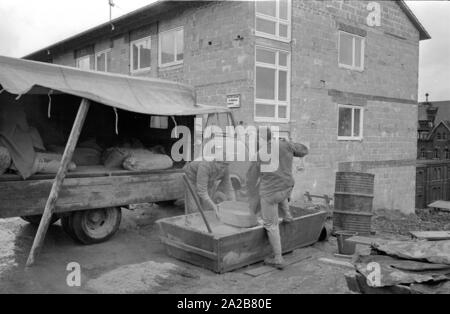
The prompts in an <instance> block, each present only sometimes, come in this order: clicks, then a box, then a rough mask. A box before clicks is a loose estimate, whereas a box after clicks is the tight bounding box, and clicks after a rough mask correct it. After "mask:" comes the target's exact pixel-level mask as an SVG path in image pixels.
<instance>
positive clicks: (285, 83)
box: [255, 47, 290, 122]
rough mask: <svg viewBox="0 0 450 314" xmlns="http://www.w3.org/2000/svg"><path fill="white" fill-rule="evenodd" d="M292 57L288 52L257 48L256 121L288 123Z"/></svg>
mask: <svg viewBox="0 0 450 314" xmlns="http://www.w3.org/2000/svg"><path fill="white" fill-rule="evenodd" d="M289 68H290V55H289V53H288V52H287V51H282V50H273V49H267V48H262V47H256V69H255V120H256V121H261V122H288V121H289V113H290V108H289V100H290V71H289Z"/></svg>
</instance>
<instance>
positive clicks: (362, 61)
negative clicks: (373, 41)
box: [337, 30, 366, 72]
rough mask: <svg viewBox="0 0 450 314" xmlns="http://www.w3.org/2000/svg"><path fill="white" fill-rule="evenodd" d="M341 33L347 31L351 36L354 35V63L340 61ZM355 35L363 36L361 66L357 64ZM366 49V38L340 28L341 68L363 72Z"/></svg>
mask: <svg viewBox="0 0 450 314" xmlns="http://www.w3.org/2000/svg"><path fill="white" fill-rule="evenodd" d="M341 33H345V34H348V35H350V36H352V46H353V47H352V65H348V64H343V63H341V62H340V60H341ZM355 37H359V38H361V66H360V67H357V66H356V65H355V64H356V63H355V61H356V60H355V56H356V53H355V52H356V51H355V49H356V40H355ZM365 51H366V38H365V37H363V36H359V35H355V34H352V33H349V32H345V31H342V30H339V32H338V53H337V54H338V64H339V67H340V68H344V69H347V70H353V71H359V72H363V71H364V61H365Z"/></svg>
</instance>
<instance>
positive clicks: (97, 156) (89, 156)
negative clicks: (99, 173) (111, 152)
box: [49, 145, 102, 166]
mask: <svg viewBox="0 0 450 314" xmlns="http://www.w3.org/2000/svg"><path fill="white" fill-rule="evenodd" d="M49 149H50V151H51V152H53V153H57V154H61V155H62V154H63V153H64V150H65V147H63V146H55V145H49ZM72 161H73V162H74V163H75V164H76V165H77V166H96V165H100V164H101V163H102V153H101V151H100V150H98V149H97V148H91V147H77V148H75V151H74V152H73V156H72Z"/></svg>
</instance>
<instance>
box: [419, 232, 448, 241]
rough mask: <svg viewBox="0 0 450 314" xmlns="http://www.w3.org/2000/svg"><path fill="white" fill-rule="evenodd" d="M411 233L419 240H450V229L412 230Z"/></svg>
mask: <svg viewBox="0 0 450 314" xmlns="http://www.w3.org/2000/svg"><path fill="white" fill-rule="evenodd" d="M410 233H411V235H412V236H413V237H414V238H416V239H419V240H428V241H440V240H450V231H411V232H410Z"/></svg>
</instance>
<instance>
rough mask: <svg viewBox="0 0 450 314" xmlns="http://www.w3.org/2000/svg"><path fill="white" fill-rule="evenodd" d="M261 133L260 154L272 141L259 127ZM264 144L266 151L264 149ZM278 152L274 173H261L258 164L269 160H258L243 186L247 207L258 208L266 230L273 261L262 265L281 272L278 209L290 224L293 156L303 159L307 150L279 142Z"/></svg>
mask: <svg viewBox="0 0 450 314" xmlns="http://www.w3.org/2000/svg"><path fill="white" fill-rule="evenodd" d="M262 130H264V132H259V138H258V141H259V149H260V151H261V149H262V148H265V149H268V148H270V147H272V145H271V141H272V140H273V139H272V134H271V132H270V129H269V128H263V129H262ZM266 130H267V131H266ZM263 133H266V134H263ZM261 135H262V136H261ZM264 135H265V136H264ZM265 145H267V148H266V147H264V146H265ZM275 147H276V146H275ZM278 149H279V154H278V167H277V168H276V170H274V171H271V172H262V171H261V165H264V164H266V163H267V164H268V163H272V164H273V163H274V161H273V160H271V161H268V162H262V161H260V160H259V161H257V162H254V163H252V165H251V167H250V169H249V171H248V174H247V180H248V181H247V183H248V189H249V195H250V206H251V207H252V209H253V210H254V211H255V212H257V211H258V210H259V207H260V210H261V214H262V219H263V222H264V228H265V229H266V231H267V235H268V238H269V242H270V245H271V246H272V249H273V253H274V257H273V258H268V259H266V260H265V261H264V262H265V263H266V264H267V265H270V266H274V267H276V268H279V269H283V268H284V266H285V263H284V260H283V257H282V247H281V238H280V229H279V225H278V224H279V214H278V210H280V211H281V213H282V214H283V216H284V217H283V218H284V221H285V222H290V221H292V219H293V218H292V215H291V213H290V210H289V201H288V200H289V198H290V196H291V192H292V189H293V187H294V184H295V181H294V178H293V175H292V164H293V159H294V157H304V156H306V155H307V154H308V148H307V147H306V146H304V145H302V144H297V143H292V142H290V141H288V140H285V139H280V140H279V145H278ZM266 151H267V150H266ZM259 155H260V154H259ZM272 156H273V155H272ZM275 156H276V154H275Z"/></svg>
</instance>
